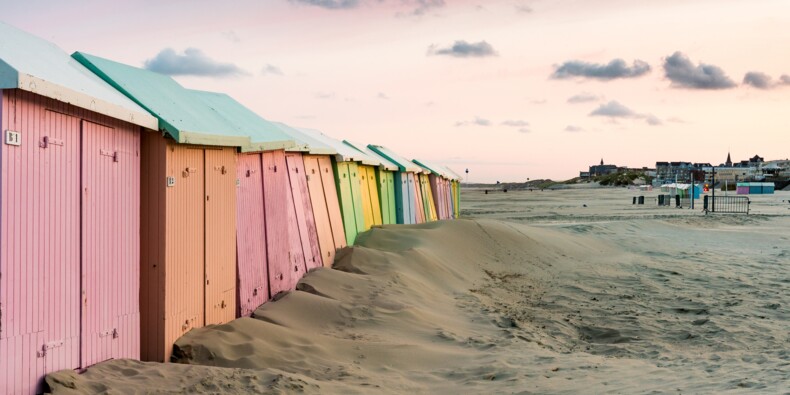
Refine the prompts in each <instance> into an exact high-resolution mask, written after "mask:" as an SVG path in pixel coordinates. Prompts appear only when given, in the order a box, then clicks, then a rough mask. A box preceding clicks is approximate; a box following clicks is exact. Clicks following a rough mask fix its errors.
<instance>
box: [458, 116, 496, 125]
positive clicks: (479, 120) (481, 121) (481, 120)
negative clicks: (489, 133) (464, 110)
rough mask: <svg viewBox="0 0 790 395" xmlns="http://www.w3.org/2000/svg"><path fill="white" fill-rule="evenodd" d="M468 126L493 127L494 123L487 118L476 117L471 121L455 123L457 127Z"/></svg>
mask: <svg viewBox="0 0 790 395" xmlns="http://www.w3.org/2000/svg"><path fill="white" fill-rule="evenodd" d="M466 125H477V126H491V125H492V122H491V121H490V120H488V119H485V118H480V117H475V119H473V120H471V121H458V122H456V123H455V126H466Z"/></svg>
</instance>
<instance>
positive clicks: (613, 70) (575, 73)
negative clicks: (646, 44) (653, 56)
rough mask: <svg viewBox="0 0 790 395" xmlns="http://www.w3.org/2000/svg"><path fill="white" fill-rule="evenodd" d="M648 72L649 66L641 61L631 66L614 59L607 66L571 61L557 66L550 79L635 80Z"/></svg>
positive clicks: (635, 61) (623, 61)
mask: <svg viewBox="0 0 790 395" xmlns="http://www.w3.org/2000/svg"><path fill="white" fill-rule="evenodd" d="M648 72H650V65H649V64H647V62H644V61H641V60H634V63H633V64H632V65H631V66H628V63H626V62H625V60H623V59H614V60H612V61H611V62H609V63H608V64H597V63H587V62H583V61H580V60H571V61H568V62H565V63H563V64H561V65H560V66H557V68H556V69H555V70H554V73H552V75H551V78H554V79H567V78H574V77H581V78H594V79H599V80H613V79H617V78H635V77H640V76H642V75H645V74H647V73H648Z"/></svg>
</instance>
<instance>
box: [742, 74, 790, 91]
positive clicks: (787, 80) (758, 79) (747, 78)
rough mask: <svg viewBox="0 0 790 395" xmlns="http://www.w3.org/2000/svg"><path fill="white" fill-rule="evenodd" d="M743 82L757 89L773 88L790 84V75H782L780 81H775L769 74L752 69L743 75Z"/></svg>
mask: <svg viewBox="0 0 790 395" xmlns="http://www.w3.org/2000/svg"><path fill="white" fill-rule="evenodd" d="M743 83H744V85H749V86H751V87H754V88H757V89H773V88H777V87H781V86H785V85H790V76H788V75H782V76H781V77H779V80H778V81H774V80H773V79H772V78H771V76H769V75H768V74H765V73H761V72H759V71H750V72H748V73H746V75H744V76H743Z"/></svg>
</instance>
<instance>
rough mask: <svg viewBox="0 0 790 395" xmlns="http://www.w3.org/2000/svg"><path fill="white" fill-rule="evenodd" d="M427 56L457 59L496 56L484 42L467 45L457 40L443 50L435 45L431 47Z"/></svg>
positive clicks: (467, 43) (492, 48) (492, 49)
mask: <svg viewBox="0 0 790 395" xmlns="http://www.w3.org/2000/svg"><path fill="white" fill-rule="evenodd" d="M428 54H429V55H446V56H453V57H457V58H482V57H486V56H496V55H497V53H496V51H495V50H494V47H492V46H491V44H489V43H487V42H485V41H480V42H477V43H469V42H466V41H464V40H458V41H456V42H455V43H454V44H453V45H452V46H449V47H444V48H437V47H436V46H435V45H431V46H430V47H429V48H428Z"/></svg>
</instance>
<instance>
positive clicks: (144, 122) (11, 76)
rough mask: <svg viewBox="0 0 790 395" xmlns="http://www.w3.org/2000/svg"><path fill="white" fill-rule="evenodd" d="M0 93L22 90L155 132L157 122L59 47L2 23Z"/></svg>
mask: <svg viewBox="0 0 790 395" xmlns="http://www.w3.org/2000/svg"><path fill="white" fill-rule="evenodd" d="M0 89H21V90H24V91H28V92H32V93H35V94H38V95H41V96H45V97H49V98H51V99H55V100H58V101H60V102H64V103H68V104H71V105H74V106H77V107H80V108H84V109H87V110H90V111H93V112H96V113H99V114H103V115H107V116H109V117H112V118H116V119H120V120H123V121H126V122H130V123H133V124H136V125H139V126H143V127H147V128H151V129H154V128H156V119H155V118H154V117H152V116H151V115H149V114H148V112H147V111H145V110H144V109H143V108H141V107H140V106H138V105H137V104H135V103H134V102H133V101H131V100H129V99H128V98H127V97H126V96H124V95H122V94H121V93H119V92H118V91H116V90H115V89H113V87H111V86H110V85H108V84H107V83H106V82H104V81H102V79H101V78H99V77H97V76H95V75H94V74H93V73H91V72H90V71H89V70H88V69H86V68H85V67H84V66H83V65H81V64H79V63H78V62H77V61H75V60H74V59H72V58H71V57H70V56H69V55H68V54H67V53H66V52H64V51H63V50H62V49H60V48H58V47H57V46H56V45H55V44H53V43H51V42H49V41H46V40H43V39H41V38H38V37H36V36H34V35H31V34H28V33H25V32H23V31H21V30H19V29H16V28H14V27H12V26H9V25H6V24H4V23H2V22H0Z"/></svg>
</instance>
